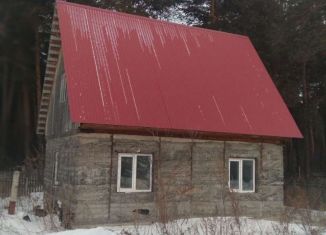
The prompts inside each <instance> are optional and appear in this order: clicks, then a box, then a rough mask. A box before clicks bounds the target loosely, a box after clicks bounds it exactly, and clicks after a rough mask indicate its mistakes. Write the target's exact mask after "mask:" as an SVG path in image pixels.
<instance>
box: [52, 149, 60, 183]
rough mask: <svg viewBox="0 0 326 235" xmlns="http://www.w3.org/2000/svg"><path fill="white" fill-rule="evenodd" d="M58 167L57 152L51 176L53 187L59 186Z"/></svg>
mask: <svg viewBox="0 0 326 235" xmlns="http://www.w3.org/2000/svg"><path fill="white" fill-rule="evenodd" d="M58 167H59V152H56V153H55V157H54V175H53V184H54V185H55V186H57V185H59V180H58Z"/></svg>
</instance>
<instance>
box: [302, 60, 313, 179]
mask: <svg viewBox="0 0 326 235" xmlns="http://www.w3.org/2000/svg"><path fill="white" fill-rule="evenodd" d="M306 67H307V62H306V61H304V62H303V64H302V85H303V112H304V143H305V146H304V148H305V161H304V164H305V166H304V167H305V173H306V174H305V175H306V178H309V176H310V163H311V161H310V159H311V151H310V150H311V146H310V134H309V133H310V115H309V88H308V83H307V76H306Z"/></svg>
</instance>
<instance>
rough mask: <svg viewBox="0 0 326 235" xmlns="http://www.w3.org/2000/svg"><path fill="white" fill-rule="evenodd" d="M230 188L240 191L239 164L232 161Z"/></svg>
mask: <svg viewBox="0 0 326 235" xmlns="http://www.w3.org/2000/svg"><path fill="white" fill-rule="evenodd" d="M230 188H231V189H239V162H235V161H230Z"/></svg>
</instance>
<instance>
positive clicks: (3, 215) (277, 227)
mask: <svg viewBox="0 0 326 235" xmlns="http://www.w3.org/2000/svg"><path fill="white" fill-rule="evenodd" d="M8 203H9V198H5V199H1V198H0V235H13V234H15V235H20V234H22V235H23V234H24V235H25V234H28V235H143V234H144V235H159V234H183V235H213V234H214V235H215V234H298V235H300V234H302V235H303V234H311V233H312V231H313V230H314V231H316V233H313V234H322V235H326V227H324V228H322V227H312V226H308V225H305V226H304V224H300V223H298V224H296V223H285V222H283V223H281V222H276V221H269V220H262V219H259V220H258V219H251V218H247V217H240V218H235V217H208V218H192V219H179V220H175V221H171V222H169V223H167V224H161V223H153V224H149V225H122V226H102V227H97V228H89V229H75V230H65V231H64V229H63V228H62V227H60V222H59V220H58V217H57V216H56V215H47V216H45V217H37V216H35V215H33V208H34V207H35V206H41V207H42V205H43V193H32V194H31V196H30V197H20V198H19V200H18V202H17V213H16V214H15V215H8V213H7V206H8ZM26 215H28V217H29V218H30V221H26V220H24V219H23V217H24V216H26Z"/></svg>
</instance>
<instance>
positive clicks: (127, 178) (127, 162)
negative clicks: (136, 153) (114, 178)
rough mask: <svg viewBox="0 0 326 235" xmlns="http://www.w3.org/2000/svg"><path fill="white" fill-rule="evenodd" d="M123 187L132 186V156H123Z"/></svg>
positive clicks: (121, 184)
mask: <svg viewBox="0 0 326 235" xmlns="http://www.w3.org/2000/svg"><path fill="white" fill-rule="evenodd" d="M120 187H121V188H132V157H121V178H120Z"/></svg>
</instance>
